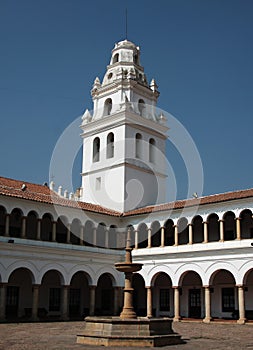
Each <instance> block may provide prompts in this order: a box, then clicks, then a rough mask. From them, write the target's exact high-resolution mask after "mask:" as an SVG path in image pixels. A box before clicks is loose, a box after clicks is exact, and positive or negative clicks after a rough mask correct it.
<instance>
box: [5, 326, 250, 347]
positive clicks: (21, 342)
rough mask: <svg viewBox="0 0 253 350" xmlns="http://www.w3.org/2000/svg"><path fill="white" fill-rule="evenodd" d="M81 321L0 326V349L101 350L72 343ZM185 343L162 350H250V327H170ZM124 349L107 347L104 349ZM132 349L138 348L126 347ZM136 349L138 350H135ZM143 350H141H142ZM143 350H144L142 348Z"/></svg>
mask: <svg viewBox="0 0 253 350" xmlns="http://www.w3.org/2000/svg"><path fill="white" fill-rule="evenodd" d="M83 325H84V322H51V323H47V322H44V323H19V324H18V323H10V324H7V323H6V324H0V349H1V350H42V349H43V350H45V349H50V350H51V349H53V350H71V349H83V350H86V349H89V350H101V349H105V348H104V347H97V346H85V345H81V344H76V343H75V341H76V334H77V333H80V332H81V331H82V328H83ZM173 328H174V330H175V331H176V332H178V333H180V334H181V335H182V337H183V339H184V340H185V344H181V345H172V346H165V347H162V348H159V349H164V350H175V349H177V350H190V349H191V350H200V349H201V350H230V349H231V350H232V349H233V350H244V349H245V350H253V324H246V325H237V324H231V323H224V324H220V323H216V322H215V323H211V324H203V323H201V322H179V323H175V324H174V325H173ZM112 349H113V350H123V349H124V350H126V348H120V347H117V348H115V347H108V350H112ZM128 349H129V350H130V349H131V350H134V349H138V348H128ZM139 349H140V348H139ZM142 349H143V348H142ZM146 349H147V348H146Z"/></svg>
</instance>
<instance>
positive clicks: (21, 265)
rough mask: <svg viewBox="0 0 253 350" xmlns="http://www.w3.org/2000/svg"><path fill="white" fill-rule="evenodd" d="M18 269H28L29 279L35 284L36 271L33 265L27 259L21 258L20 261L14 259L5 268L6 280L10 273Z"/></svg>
mask: <svg viewBox="0 0 253 350" xmlns="http://www.w3.org/2000/svg"><path fill="white" fill-rule="evenodd" d="M19 269H24V270H27V271H29V273H30V276H31V279H32V283H33V284H36V283H37V275H38V272H37V270H36V268H35V266H34V265H33V264H32V263H30V262H29V261H25V260H21V261H15V262H14V263H13V264H11V265H10V266H8V268H7V270H6V276H5V278H6V281H7V282H8V280H9V279H10V276H11V274H12V273H13V272H14V271H17V270H19Z"/></svg>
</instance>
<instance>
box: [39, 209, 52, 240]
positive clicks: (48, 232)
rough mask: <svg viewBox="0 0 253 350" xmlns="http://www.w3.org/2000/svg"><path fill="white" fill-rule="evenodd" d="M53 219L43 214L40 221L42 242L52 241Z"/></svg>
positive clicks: (47, 214)
mask: <svg viewBox="0 0 253 350" xmlns="http://www.w3.org/2000/svg"><path fill="white" fill-rule="evenodd" d="M52 221H53V218H52V215H51V214H49V213H45V214H44V215H43V217H42V219H41V233H40V238H41V240H42V241H52V231H53V222H52Z"/></svg>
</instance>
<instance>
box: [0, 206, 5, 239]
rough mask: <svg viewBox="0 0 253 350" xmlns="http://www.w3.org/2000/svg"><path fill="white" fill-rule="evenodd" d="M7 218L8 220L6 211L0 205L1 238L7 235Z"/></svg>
mask: <svg viewBox="0 0 253 350" xmlns="http://www.w3.org/2000/svg"><path fill="white" fill-rule="evenodd" d="M5 218H6V209H5V207H3V206H2V205H0V236H4V234H5Z"/></svg>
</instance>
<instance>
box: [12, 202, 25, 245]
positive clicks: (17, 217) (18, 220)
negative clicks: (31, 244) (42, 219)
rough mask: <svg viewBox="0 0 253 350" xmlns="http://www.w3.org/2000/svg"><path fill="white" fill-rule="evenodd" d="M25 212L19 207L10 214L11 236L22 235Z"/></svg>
mask: <svg viewBox="0 0 253 350" xmlns="http://www.w3.org/2000/svg"><path fill="white" fill-rule="evenodd" d="M22 217H23V212H22V210H21V209H19V208H14V209H13V210H12V212H11V214H10V236H11V237H17V238H18V237H21V231H22Z"/></svg>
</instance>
